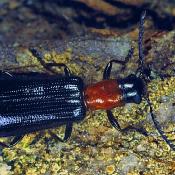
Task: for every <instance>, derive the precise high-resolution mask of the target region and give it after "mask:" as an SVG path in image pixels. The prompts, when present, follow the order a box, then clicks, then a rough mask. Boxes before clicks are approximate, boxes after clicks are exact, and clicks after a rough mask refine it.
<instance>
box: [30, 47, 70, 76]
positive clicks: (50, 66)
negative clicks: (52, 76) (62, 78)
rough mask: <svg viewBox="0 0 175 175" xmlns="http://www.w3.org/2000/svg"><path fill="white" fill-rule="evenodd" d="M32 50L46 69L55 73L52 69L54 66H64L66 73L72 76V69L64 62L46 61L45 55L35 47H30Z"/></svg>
mask: <svg viewBox="0 0 175 175" xmlns="http://www.w3.org/2000/svg"><path fill="white" fill-rule="evenodd" d="M29 50H30V51H31V53H32V55H33V56H34V57H36V58H37V59H38V61H39V62H40V64H41V65H42V66H43V67H44V68H45V69H46V70H49V71H50V72H52V73H55V72H54V71H53V69H52V67H59V68H61V67H63V68H64V73H65V75H66V76H70V75H71V72H70V69H69V68H68V67H67V66H66V65H65V64H64V63H45V61H44V59H43V56H42V55H41V54H40V53H39V52H38V51H37V49H35V48H29Z"/></svg>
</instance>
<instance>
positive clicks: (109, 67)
mask: <svg viewBox="0 0 175 175" xmlns="http://www.w3.org/2000/svg"><path fill="white" fill-rule="evenodd" d="M133 52H134V48H131V49H130V50H129V52H128V55H127V56H126V57H125V60H124V61H121V60H111V61H110V62H109V63H108V64H107V65H106V67H105V69H104V72H103V80H106V79H109V78H110V75H111V70H112V65H113V63H116V64H120V65H122V66H125V64H126V63H127V62H128V61H129V59H130V58H131V57H132V55H133Z"/></svg>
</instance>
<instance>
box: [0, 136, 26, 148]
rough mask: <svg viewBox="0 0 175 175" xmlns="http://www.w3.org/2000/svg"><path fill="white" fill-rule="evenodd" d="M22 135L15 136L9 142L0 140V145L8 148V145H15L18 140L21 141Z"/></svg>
mask: <svg viewBox="0 0 175 175" xmlns="http://www.w3.org/2000/svg"><path fill="white" fill-rule="evenodd" d="M23 137H24V135H20V136H15V137H14V138H13V140H12V141H11V142H10V143H4V142H0V145H1V146H2V147H5V148H10V147H12V146H14V145H16V144H17V143H18V142H19V141H21V140H22V138H23Z"/></svg>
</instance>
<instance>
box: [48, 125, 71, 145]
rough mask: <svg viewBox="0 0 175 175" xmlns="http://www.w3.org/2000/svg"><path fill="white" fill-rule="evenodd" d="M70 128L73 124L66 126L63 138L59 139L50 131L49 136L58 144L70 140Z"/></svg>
mask: <svg viewBox="0 0 175 175" xmlns="http://www.w3.org/2000/svg"><path fill="white" fill-rule="evenodd" d="M72 126H73V123H68V124H66V129H65V134H64V137H63V138H60V137H59V136H57V135H56V134H55V133H53V132H51V131H50V134H51V135H52V136H53V138H54V139H55V140H58V141H60V142H65V141H67V140H68V139H69V138H70V136H71V134H72Z"/></svg>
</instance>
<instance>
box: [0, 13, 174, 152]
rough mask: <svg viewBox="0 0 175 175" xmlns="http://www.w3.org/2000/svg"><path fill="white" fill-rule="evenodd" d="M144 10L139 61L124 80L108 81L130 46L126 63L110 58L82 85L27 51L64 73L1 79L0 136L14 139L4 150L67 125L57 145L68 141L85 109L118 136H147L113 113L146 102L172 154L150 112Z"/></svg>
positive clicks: (171, 145) (58, 64)
mask: <svg viewBox="0 0 175 175" xmlns="http://www.w3.org/2000/svg"><path fill="white" fill-rule="evenodd" d="M145 16H146V12H143V13H142V15H141V19H140V27H139V36H138V47H139V63H138V69H137V71H136V73H135V74H131V75H129V76H127V77H125V78H123V79H110V74H111V70H112V65H113V64H121V65H125V64H126V63H127V62H128V60H129V59H130V58H131V57H132V54H133V48H131V50H130V51H129V53H128V55H127V57H126V58H125V60H124V61H121V60H111V61H110V62H109V63H108V64H107V65H106V67H105V69H104V73H103V80H102V81H100V82H97V83H95V84H92V85H88V86H86V87H85V86H84V83H83V80H82V79H81V78H80V77H78V76H74V75H72V74H71V72H70V70H69V68H68V67H67V66H66V65H65V64H62V63H45V62H44V61H43V58H42V56H41V54H40V53H39V52H38V51H37V49H35V48H29V50H30V51H31V53H32V54H33V56H34V57H36V58H37V59H38V60H39V61H40V63H41V64H42V65H43V67H45V68H46V69H47V70H50V71H53V69H52V68H53V67H54V66H57V67H63V68H64V74H65V75H62V76H58V75H50V76H49V75H46V74H36V75H34V76H31V77H28V76H25V75H21V76H17V75H10V74H8V77H7V76H5V77H4V76H1V77H0V137H9V136H14V139H13V140H12V141H11V142H10V143H9V144H7V143H5V142H0V144H1V146H3V147H10V146H13V145H15V144H17V143H18V142H19V141H20V140H21V139H22V138H23V136H24V135H25V134H28V133H31V132H35V131H39V130H43V129H50V128H54V127H58V126H60V125H66V129H65V135H64V137H63V139H62V138H60V137H58V136H56V138H57V139H58V140H60V141H66V140H68V139H69V138H70V136H71V133H72V126H73V123H74V122H79V121H82V120H83V119H84V118H85V116H86V111H87V110H98V109H104V110H106V112H107V116H108V119H109V121H110V123H111V124H112V126H114V127H115V128H116V129H117V130H119V131H121V132H127V131H130V130H136V131H138V132H140V133H142V134H144V135H145V136H147V135H148V134H147V132H146V131H145V130H144V129H143V128H137V127H135V126H130V125H129V126H128V127H126V128H121V127H120V124H119V122H118V121H117V119H116V118H115V117H114V115H113V113H112V111H111V109H113V108H115V107H120V106H124V105H125V104H126V103H136V104H139V103H141V101H142V99H143V98H144V99H145V100H146V101H147V103H148V105H149V108H150V114H151V117H152V120H153V123H154V125H155V127H156V129H157V130H158V132H159V134H160V135H161V136H162V138H163V139H164V141H165V142H166V143H167V144H168V145H169V146H170V147H171V148H172V149H173V150H175V146H174V145H173V143H172V142H171V141H170V140H169V139H168V138H167V136H166V135H165V133H164V132H163V130H162V129H161V127H160V125H159V122H158V121H157V120H156V117H155V115H154V114H153V109H152V105H151V102H150V100H149V95H148V93H147V90H146V85H147V82H148V81H149V77H150V69H149V67H146V66H145V64H144V55H143V49H142V41H143V34H144V28H143V25H144V20H145Z"/></svg>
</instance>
